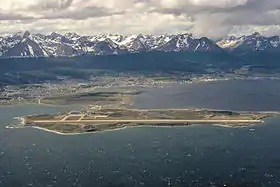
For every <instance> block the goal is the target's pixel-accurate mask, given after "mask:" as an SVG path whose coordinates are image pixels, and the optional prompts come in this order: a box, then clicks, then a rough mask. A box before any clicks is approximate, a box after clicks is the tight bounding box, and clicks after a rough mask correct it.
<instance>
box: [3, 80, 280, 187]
mask: <svg viewBox="0 0 280 187" xmlns="http://www.w3.org/2000/svg"><path fill="white" fill-rule="evenodd" d="M237 84H238V86H237ZM269 84H270V86H269ZM242 85H243V86H242ZM279 85H280V82H277V81H256V82H254V81H249V82H248V81H244V82H242V81H241V82H240V81H237V82H236V81H227V82H211V83H202V84H196V85H180V86H178V90H176V89H177V86H175V87H173V86H172V87H169V88H164V89H161V90H149V91H147V92H144V93H143V95H140V96H139V97H146V98H147V95H148V96H149V99H144V100H143V99H142V100H141V102H140V101H139V100H138V101H139V102H140V104H141V106H140V104H139V103H136V104H139V105H138V107H150V108H156V107H159V106H162V107H188V106H191V107H197V106H199V107H202V108H217V109H234V110H280V105H279V104H280V103H279V102H280V101H279V100H280V98H279V95H278V94H277V93H280V86H279ZM203 87H204V88H205V90H203ZM233 88H235V89H233ZM237 88H238V89H240V90H236V89H237ZM261 88H263V89H261ZM217 89H218V90H219V91H217ZM162 90H165V91H164V92H163V91H162ZM184 90H185V93H184ZM252 91H256V92H255V93H253V92H252ZM196 92H197V93H196ZM201 92H202V93H204V95H206V96H204V98H207V97H208V98H211V99H209V102H207V100H203V97H202V95H203V94H202V93H201ZM220 92H223V94H222V93H220ZM233 92H234V93H233ZM152 93H155V94H154V97H155V98H152V96H151V95H152ZM167 93H168V94H167ZM171 93H175V95H172V94H171ZM178 93H179V94H178ZM190 93H192V94H190ZM214 93H215V94H216V97H214V96H215V94H214ZM207 94H210V95H208V96H207ZM238 94H239V96H238ZM166 95H169V97H167V96H166ZM229 97H234V100H232V98H229ZM267 97H272V98H267ZM164 98H165V99H164ZM190 98H191V100H192V101H190ZM245 98H250V101H248V100H247V99H245ZM137 99H139V98H137ZM137 99H136V100H137ZM140 99H141V98H140ZM153 99H154V100H156V99H161V101H162V102H164V103H163V104H162V102H158V103H160V104H157V105H154V104H152V103H151V102H152V100H153ZM178 99H180V102H178V101H177V100H178ZM195 99H197V100H195ZM201 99H202V100H201ZM212 100H216V101H217V103H220V105H219V104H217V103H215V102H213V101H212ZM231 100H232V101H231ZM261 100H262V101H261ZM172 101H173V102H172ZM230 101H231V103H232V104H230ZM240 101H243V102H242V103H240V105H238V104H237V103H236V102H240ZM245 101H246V102H247V104H246V102H245ZM264 101H266V102H264ZM272 101H274V102H272ZM145 102H146V103H145ZM201 102H202V103H201ZM168 103H169V105H168ZM213 103H215V105H213ZM260 103H262V104H263V105H261V104H260ZM277 103H278V105H277ZM248 105H250V106H248ZM251 105H252V106H251ZM254 105H255V107H254ZM68 110H69V108H67V107H50V106H44V105H15V106H10V107H0V187H2V186H3V187H29V186H34V187H72V186H73V187H74V186H75V187H138V186H139V187H168V186H172V187H173V186H174V187H202V186H203V187H204V186H207V187H208V186H209V187H210V186H211V187H213V186H234V187H239V186H240V187H241V186H242V187H245V186H251V187H263V186H264V187H278V186H280V136H279V134H280V126H279V125H280V118H270V119H267V120H266V122H265V123H264V124H262V125H257V126H254V127H248V128H225V127H218V126H211V125H195V126H190V127H184V128H182V127H166V128H156V127H141V128H140V127H139V128H127V129H123V130H118V131H110V132H101V133H93V134H84V135H73V136H70V135H68V136H67V135H65V136H64V135H58V134H53V133H50V132H44V131H41V130H38V129H32V128H20V129H6V128H5V126H6V125H7V124H11V123H14V122H15V121H14V120H13V117H15V116H22V115H28V114H34V113H54V112H59V111H61V112H62V111H68Z"/></svg>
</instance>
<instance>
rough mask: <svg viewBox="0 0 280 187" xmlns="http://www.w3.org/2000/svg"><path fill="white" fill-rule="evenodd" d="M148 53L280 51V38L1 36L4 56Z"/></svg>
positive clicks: (23, 33) (0, 46)
mask: <svg viewBox="0 0 280 187" xmlns="http://www.w3.org/2000/svg"><path fill="white" fill-rule="evenodd" d="M148 51H161V52H229V53H248V52H256V51H280V37H279V36H271V37H264V36H262V35H260V34H259V33H253V34H252V35H247V36H245V35H244V36H240V37H236V36H229V37H226V38H224V39H222V40H219V41H217V42H215V41H213V40H211V39H209V38H207V37H201V38H195V37H193V35H192V34H187V33H185V34H164V35H144V34H137V35H128V36H126V35H120V34H100V35H94V36H80V35H78V34H77V33H66V34H59V33H56V32H52V33H50V34H45V35H44V34H39V33H30V32H28V31H26V32H18V33H15V34H11V35H5V36H0V56H1V57H8V58H10V57H21V58H28V57H72V56H80V55H85V54H86V55H119V54H126V53H140V52H148Z"/></svg>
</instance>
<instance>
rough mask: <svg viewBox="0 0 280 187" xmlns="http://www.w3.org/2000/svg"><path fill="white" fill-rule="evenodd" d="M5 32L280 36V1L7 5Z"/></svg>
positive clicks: (65, 0) (73, 0)
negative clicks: (178, 33) (260, 33)
mask: <svg viewBox="0 0 280 187" xmlns="http://www.w3.org/2000/svg"><path fill="white" fill-rule="evenodd" d="M0 11H1V14H0V23H1V26H2V25H3V27H1V28H0V32H6V31H8V30H9V31H14V30H15V31H18V30H22V29H26V30H31V31H38V32H50V31H61V32H68V31H73V32H79V33H81V34H82V33H84V34H94V33H103V32H106V33H140V32H141V33H158V34H161V33H169V32H170V33H176V32H192V33H193V34H194V35H197V36H208V37H211V38H220V37H223V36H225V35H228V34H232V33H233V34H239V33H249V32H251V31H252V30H258V31H259V32H263V33H266V34H267V33H276V34H277V33H280V29H279V27H278V26H277V25H280V1H279V0H3V2H1V8H0Z"/></svg>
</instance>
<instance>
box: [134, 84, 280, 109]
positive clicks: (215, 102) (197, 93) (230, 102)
mask: <svg viewBox="0 0 280 187" xmlns="http://www.w3.org/2000/svg"><path fill="white" fill-rule="evenodd" d="M134 102H135V106H136V107H138V108H170V107H178V108H186V107H187V108H188V107H194V108H211V109H223V110H242V111H275V110H277V111H278V110H279V109H280V107H279V105H280V81H278V80H258V81H254V80H246V81H244V80H235V81H218V82H207V83H195V84H188V85H173V86H169V87H164V88H161V89H148V90H146V91H145V92H144V93H142V94H140V95H138V96H136V98H135V101H134Z"/></svg>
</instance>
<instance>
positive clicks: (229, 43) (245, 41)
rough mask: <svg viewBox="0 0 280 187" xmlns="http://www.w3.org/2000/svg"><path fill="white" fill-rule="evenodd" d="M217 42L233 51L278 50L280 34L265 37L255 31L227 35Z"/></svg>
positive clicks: (279, 47)
mask: <svg viewBox="0 0 280 187" xmlns="http://www.w3.org/2000/svg"><path fill="white" fill-rule="evenodd" d="M217 44H218V45H219V46H220V47H221V48H224V49H226V50H229V51H233V52H249V51H263V50H266V51H267V50H270V51H271V50H278V49H280V39H279V36H273V37H264V36H262V35H260V34H259V33H253V34H252V35H249V36H241V37H234V36H230V37H227V38H225V39H223V40H221V41H219V42H217Z"/></svg>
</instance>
